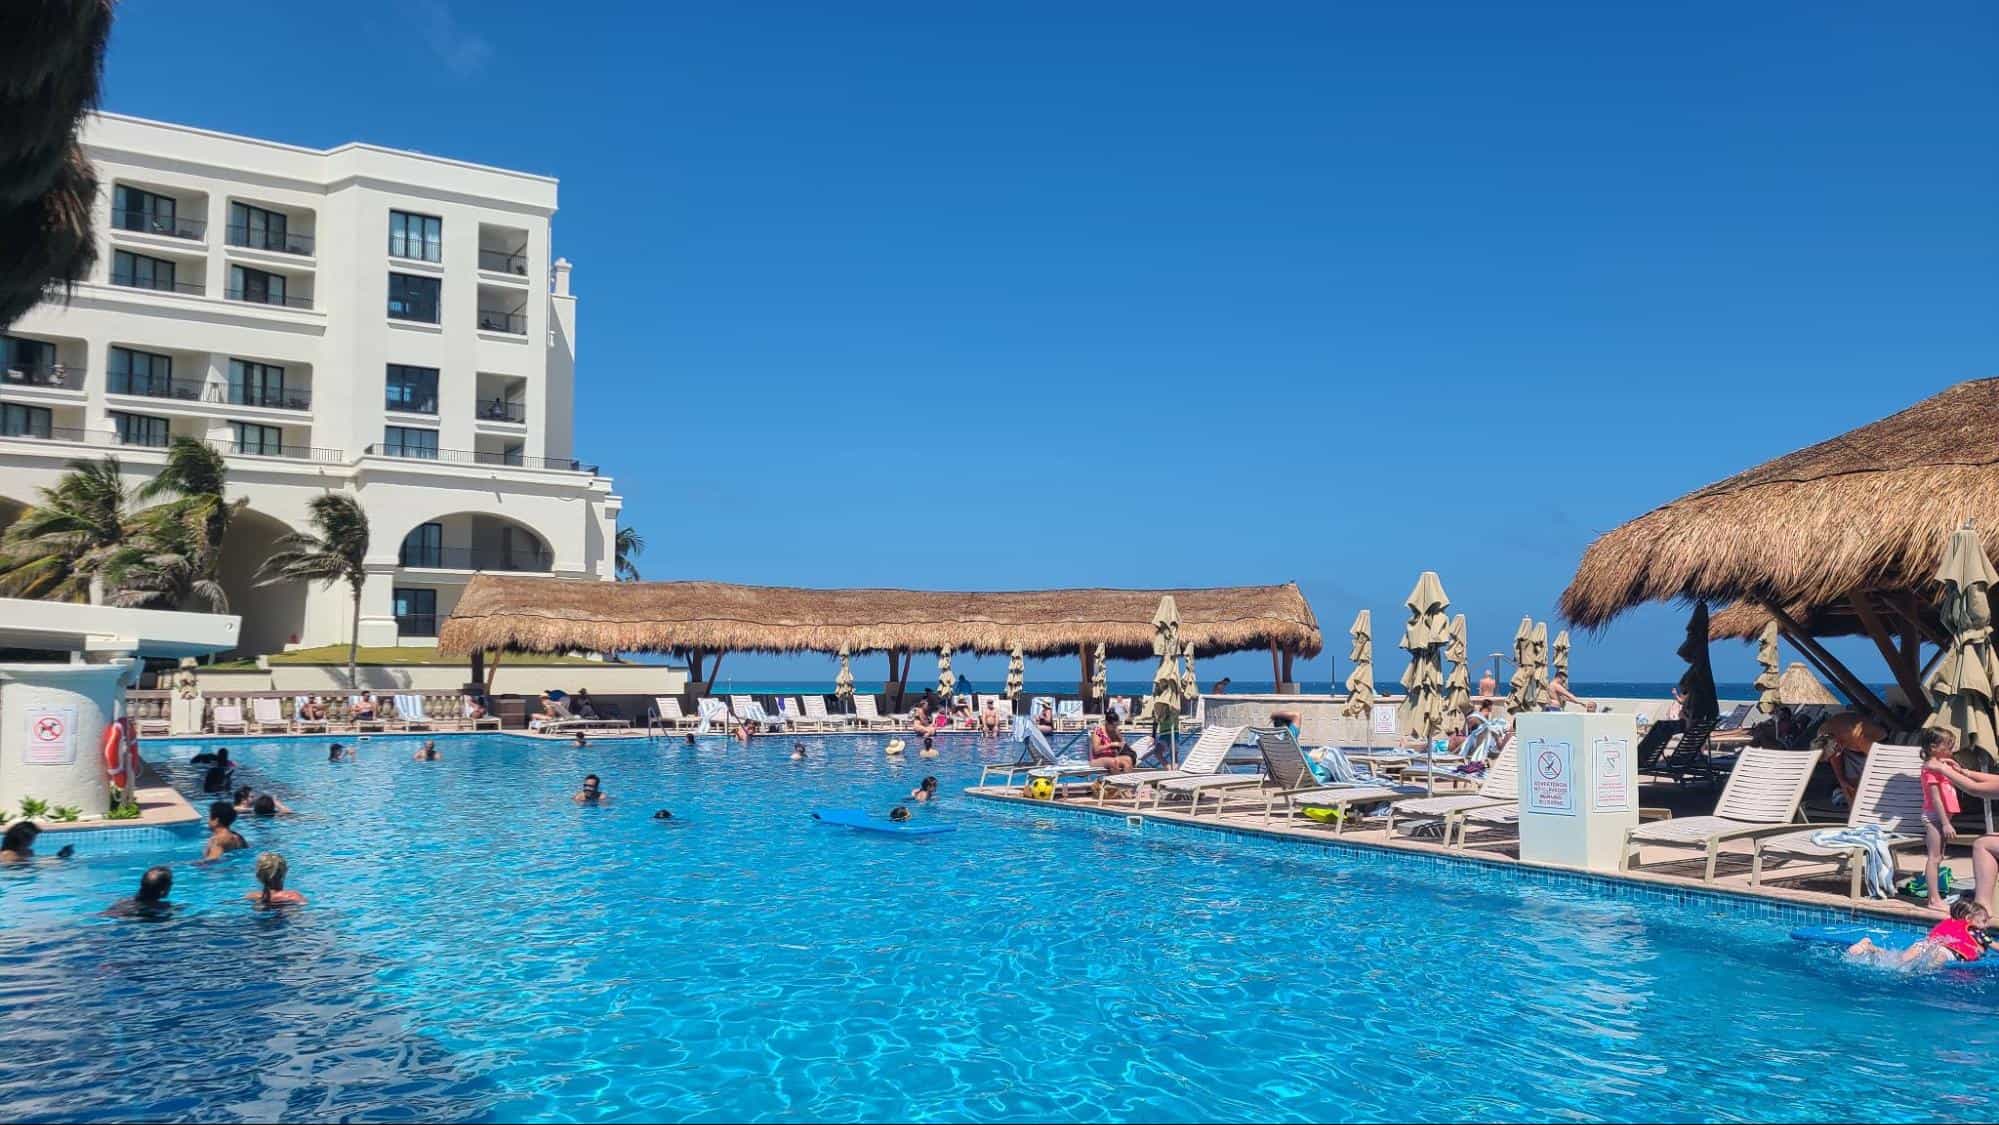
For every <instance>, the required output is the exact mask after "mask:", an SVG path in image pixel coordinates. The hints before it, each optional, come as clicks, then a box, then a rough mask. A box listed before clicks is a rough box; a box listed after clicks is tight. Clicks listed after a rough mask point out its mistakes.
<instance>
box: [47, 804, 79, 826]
mask: <svg viewBox="0 0 1999 1125" xmlns="http://www.w3.org/2000/svg"><path fill="white" fill-rule="evenodd" d="M49 815H50V816H52V817H54V818H55V819H57V820H59V821H61V822H62V823H64V824H75V823H76V820H77V818H78V817H80V816H82V815H83V810H82V809H80V808H78V807H76V806H75V805H57V806H56V807H55V808H52V809H50V810H49Z"/></svg>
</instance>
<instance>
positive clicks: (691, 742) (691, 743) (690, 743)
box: [687, 731, 694, 746]
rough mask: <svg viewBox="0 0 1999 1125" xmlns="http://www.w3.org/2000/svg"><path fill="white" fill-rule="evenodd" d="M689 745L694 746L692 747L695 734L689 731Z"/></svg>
mask: <svg viewBox="0 0 1999 1125" xmlns="http://www.w3.org/2000/svg"><path fill="white" fill-rule="evenodd" d="M687 744H688V745H689V746H692V745H694V732H693V731H688V732H687Z"/></svg>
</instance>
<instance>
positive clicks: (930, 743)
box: [917, 734, 937, 758]
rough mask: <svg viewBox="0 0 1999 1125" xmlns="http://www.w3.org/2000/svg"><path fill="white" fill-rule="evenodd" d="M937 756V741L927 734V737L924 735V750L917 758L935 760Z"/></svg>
mask: <svg viewBox="0 0 1999 1125" xmlns="http://www.w3.org/2000/svg"><path fill="white" fill-rule="evenodd" d="M936 756H937V740H936V738H934V737H932V736H931V735H927V734H926V735H924V736H923V750H922V752H921V753H919V754H918V755H917V757H919V758H935V757H936Z"/></svg>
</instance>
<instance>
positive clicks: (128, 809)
mask: <svg viewBox="0 0 1999 1125" xmlns="http://www.w3.org/2000/svg"><path fill="white" fill-rule="evenodd" d="M104 819H106V820H137V819H139V805H138V803H137V802H135V801H123V802H120V803H119V804H116V805H113V806H111V811H110V812H107V813H105V814H104Z"/></svg>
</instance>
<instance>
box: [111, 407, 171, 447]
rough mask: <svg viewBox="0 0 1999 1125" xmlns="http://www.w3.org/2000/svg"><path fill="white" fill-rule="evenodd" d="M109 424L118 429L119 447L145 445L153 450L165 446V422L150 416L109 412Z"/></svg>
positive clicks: (162, 419)
mask: <svg viewBox="0 0 1999 1125" xmlns="http://www.w3.org/2000/svg"><path fill="white" fill-rule="evenodd" d="M111 423H112V425H114V426H116V427H118V444H119V445H146V446H152V447H155V448H160V447H164V446H165V445H166V444H167V440H168V437H169V435H168V433H167V420H166V419H165V418H155V417H154V416H152V415H151V414H124V413H121V412H119V411H116V410H114V411H112V412H111Z"/></svg>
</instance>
